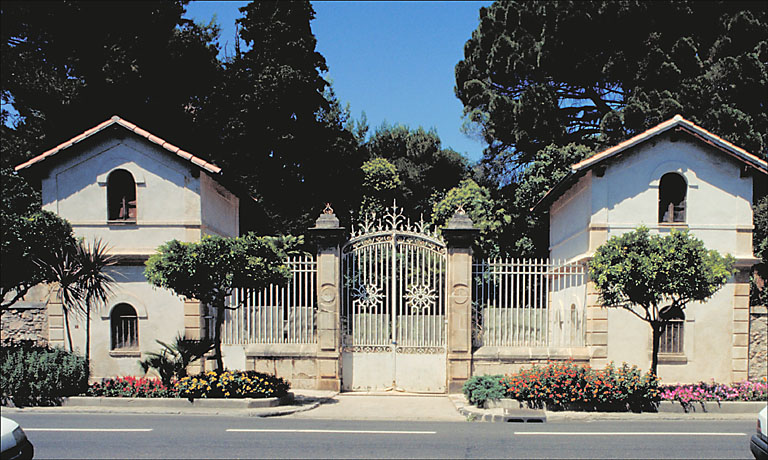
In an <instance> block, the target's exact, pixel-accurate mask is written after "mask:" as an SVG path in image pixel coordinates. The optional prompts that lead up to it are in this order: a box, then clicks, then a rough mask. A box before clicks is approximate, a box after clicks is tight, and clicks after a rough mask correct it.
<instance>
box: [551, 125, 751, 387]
mask: <svg viewBox="0 0 768 460" xmlns="http://www.w3.org/2000/svg"><path fill="white" fill-rule="evenodd" d="M603 166H604V167H605V171H604V172H602V173H601V174H595V173H594V170H592V171H590V172H588V173H587V174H586V175H585V176H584V177H582V178H581V179H580V181H579V183H578V184H576V185H574V186H573V187H572V188H571V190H570V191H569V192H567V193H566V194H564V195H563V196H561V197H560V198H559V199H557V200H556V201H555V203H553V205H552V207H551V212H550V241H551V244H552V246H551V253H550V254H551V257H557V258H566V259H567V258H575V257H579V256H583V255H587V256H588V255H590V254H592V253H593V252H594V250H595V249H596V248H597V247H598V246H599V245H600V244H602V243H603V242H604V241H605V240H606V239H607V238H610V237H612V236H616V235H621V234H623V233H625V232H628V231H631V230H633V229H634V228H636V227H637V226H639V225H641V224H642V225H646V226H647V227H649V228H650V229H651V231H652V232H661V233H668V232H669V231H670V230H671V228H689V229H690V231H691V233H692V234H693V235H694V236H696V237H697V238H699V239H701V240H703V241H704V244H705V246H706V247H707V248H708V249H716V250H718V251H719V252H720V253H722V254H726V253H728V254H732V255H734V256H735V257H737V258H742V259H749V258H751V257H752V247H751V228H752V209H751V201H752V177H751V176H744V177H742V174H741V173H740V164H739V163H738V162H737V161H736V160H734V159H733V158H731V157H729V156H728V155H726V154H723V153H722V152H720V151H717V150H715V149H714V148H713V147H711V146H708V145H706V144H704V143H701V142H697V141H694V140H692V139H691V138H689V137H687V136H685V135H682V136H673V134H671V133H666V134H662V135H660V136H658V137H656V138H654V139H651V140H649V141H647V142H645V143H642V144H640V145H638V146H636V147H633V148H632V149H631V150H628V151H625V152H622V153H621V154H620V155H618V156H617V157H616V158H614V159H612V160H609V161H607V162H605V163H604V164H603ZM668 172H677V173H679V174H681V175H682V176H683V177H684V178H685V180H686V182H687V185H688V188H687V195H686V221H685V224H684V225H660V224H659V223H658V199H659V196H658V194H659V188H658V187H659V180H660V179H661V177H662V176H663V175H664V174H665V173H668ZM585 184H588V186H587V185H585ZM585 192H588V193H589V196H588V197H586V196H585V197H580V195H584V194H585ZM577 197H579V198H578V199H576V198H577ZM585 220H586V223H585ZM581 232H587V233H588V236H587V237H586V238H585V239H584V240H583V241H588V242H589V243H588V244H589V248H588V249H584V244H583V243H580V244H577V241H581V240H577V238H573V237H572V236H570V237H569V235H580V234H581ZM569 238H570V239H569ZM742 287H743V286H742ZM740 289H741V287H740ZM736 291H737V283H736V281H735V279H731V280H730V281H729V283H728V284H727V285H726V286H725V287H723V288H722V289H721V290H720V291H719V292H718V293H717V294H716V295H715V296H714V297H713V298H712V299H711V300H710V301H709V302H707V303H706V304H705V305H696V304H692V305H689V306H688V308H687V309H686V321H685V325H684V328H685V332H684V352H685V353H684V355H685V356H684V359H680V357H677V359H675V360H672V359H669V360H663V359H662V360H660V364H659V368H658V370H659V374H660V376H661V377H662V379H663V380H664V381H666V382H677V381H679V382H693V381H698V380H708V379H710V378H714V379H716V380H718V381H722V382H728V381H731V380H732V379H733V378H735V377H734V376H738V375H741V373H740V372H737V371H736V367H740V366H741V364H737V362H739V363H740V361H741V360H742V358H745V357H743V356H741V355H740V353H742V351H743V349H742V348H739V349H738V350H737V347H741V345H738V346H737V345H736V342H738V341H740V340H741V338H737V337H736V335H738V334H740V333H741V332H740V330H739V331H736V330H735V329H734V327H735V326H734V324H735V323H734V320H735V319H736V318H737V317H739V314H737V313H738V312H736V311H735V309H736V304H737V303H738V302H737V297H738V296H737V294H738V293H737V292H736ZM742 326H743V325H741V324H739V327H740V328H741V327H742ZM601 334H602V332H601ZM601 334H596V335H601ZM593 335H595V334H593ZM593 345H594V344H593ZM601 347H602V343H601V344H600V347H598V348H601ZM593 348H594V347H593ZM606 349H607V360H608V361H611V360H612V361H614V362H616V363H621V362H624V361H626V362H628V363H632V364H637V365H638V366H640V367H641V368H643V369H648V367H649V365H650V361H651V331H650V327H649V326H648V324H647V323H645V322H643V321H641V320H640V319H638V318H636V317H635V316H633V315H632V314H630V313H629V312H626V311H622V310H618V309H610V310H609V311H608V312H607V347H606ZM737 352H738V353H737ZM737 354H738V356H737ZM601 362H602V358H601Z"/></svg>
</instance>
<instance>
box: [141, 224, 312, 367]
mask: <svg viewBox="0 0 768 460" xmlns="http://www.w3.org/2000/svg"><path fill="white" fill-rule="evenodd" d="M301 243H302V239H301V238H296V237H292V236H279V237H272V236H256V235H255V234H253V233H249V234H247V235H245V236H241V237H238V238H224V237H220V236H205V237H203V239H202V240H200V241H198V242H189V243H185V242H181V241H178V240H171V241H168V242H167V243H165V244H163V245H162V246H160V247H159V248H157V252H156V253H155V254H153V255H152V256H151V257H150V258H149V260H147V262H146V268H145V270H144V275H145V276H146V278H147V281H148V282H149V283H150V284H152V285H154V286H157V287H162V288H165V289H170V290H171V291H173V292H174V293H176V294H178V295H180V296H185V297H188V298H190V299H197V300H199V301H201V302H203V303H205V304H207V305H210V306H211V307H213V308H214V309H215V310H216V321H215V330H214V337H213V340H214V344H215V347H214V350H215V354H216V363H217V368H218V369H223V368H224V365H223V361H222V357H221V327H222V324H223V323H224V309H225V308H227V307H225V303H224V301H225V298H226V297H227V296H228V295H229V294H231V292H232V290H233V289H235V288H251V289H261V288H263V287H266V286H268V285H269V284H277V285H284V284H286V283H288V281H289V280H290V279H291V270H290V267H289V266H288V264H287V256H288V255H289V254H293V253H294V251H295V249H296V248H297V247H298V246H299V245H300V244H301ZM238 307H239V305H234V306H231V307H229V308H238Z"/></svg>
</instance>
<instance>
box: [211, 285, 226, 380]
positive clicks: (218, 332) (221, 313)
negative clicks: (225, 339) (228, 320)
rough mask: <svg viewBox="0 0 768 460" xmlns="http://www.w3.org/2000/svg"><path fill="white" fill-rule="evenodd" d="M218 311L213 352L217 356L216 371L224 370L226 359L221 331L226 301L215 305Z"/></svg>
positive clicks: (222, 300)
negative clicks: (223, 355)
mask: <svg viewBox="0 0 768 460" xmlns="http://www.w3.org/2000/svg"><path fill="white" fill-rule="evenodd" d="M214 308H215V309H216V326H215V328H216V330H215V331H213V346H214V348H213V350H214V355H215V356H216V369H217V370H218V371H223V370H224V359H223V358H222V356H221V329H222V327H221V326H222V325H223V324H224V299H221V301H220V302H219V301H217V302H216V304H215V305H214Z"/></svg>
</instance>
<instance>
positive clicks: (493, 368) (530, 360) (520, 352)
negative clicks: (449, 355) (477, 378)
mask: <svg viewBox="0 0 768 460" xmlns="http://www.w3.org/2000/svg"><path fill="white" fill-rule="evenodd" d="M589 359H590V358H589V350H588V349H587V348H586V347H574V348H507V347H481V348H478V349H477V350H475V351H474V353H473V354H472V375H494V374H503V375H505V374H512V373H515V372H519V371H520V369H522V368H529V367H531V366H532V365H534V364H546V363H548V362H549V361H566V360H572V361H573V362H574V363H576V364H582V365H586V364H589Z"/></svg>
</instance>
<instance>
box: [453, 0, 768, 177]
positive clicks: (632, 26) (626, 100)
mask: <svg viewBox="0 0 768 460" xmlns="http://www.w3.org/2000/svg"><path fill="white" fill-rule="evenodd" d="M766 53H768V17H767V16H766V7H765V5H764V4H763V3H760V2H753V3H750V2H730V1H716V2H694V1H661V2H641V1H627V0H625V1H617V2H592V1H589V2H586V1H585V2H571V1H564V2H549V1H525V2H523V1H497V2H495V3H494V4H493V5H491V6H490V7H488V8H481V9H480V23H479V26H478V28H477V30H475V31H474V32H473V34H472V38H470V39H469V40H468V41H467V43H466V45H465V48H464V59H463V60H462V61H460V62H459V63H458V64H457V65H456V95H457V96H458V97H459V99H461V101H462V103H463V104H464V112H465V116H466V118H467V120H468V121H469V122H470V123H474V124H475V125H476V126H477V127H479V128H480V131H481V132H482V135H483V136H484V138H485V141H486V142H487V143H488V149H487V150H486V152H485V159H484V161H485V162H486V163H487V164H488V165H489V167H490V169H491V171H492V172H493V174H494V175H495V176H497V177H507V178H508V177H509V173H510V172H513V171H515V170H516V168H517V167H518V166H519V165H525V164H528V163H530V162H531V161H533V160H534V159H536V156H537V152H539V151H540V150H541V149H542V148H544V147H545V146H547V145H550V144H555V145H558V146H563V145H566V144H569V143H572V142H573V143H577V144H583V145H587V146H588V147H590V148H600V147H602V146H606V145H612V144H615V143H617V142H618V141H620V140H623V139H626V138H627V137H629V136H631V135H634V134H636V133H639V132H641V131H643V130H645V129H648V128H649V127H651V126H654V125H656V124H658V123H659V122H661V121H663V120H665V119H668V118H671V117H672V116H673V115H675V114H676V113H680V114H682V115H683V116H685V117H686V118H687V119H689V120H691V121H693V122H695V123H697V124H699V125H701V126H703V127H705V128H706V129H709V130H710V131H712V132H715V133H717V134H718V135H720V136H722V137H724V138H726V139H728V140H730V141H731V142H734V143H735V144H737V145H740V146H742V147H744V148H746V149H747V150H749V151H751V152H753V153H755V154H758V155H760V156H763V157H765V154H766V148H767V147H768V115H766V110H765V101H766V99H765V97H764V96H765V94H767V93H768V86H767V85H768V78H766V76H767V75H768V71H767V70H766V65H767V63H768V57H766V56H768V54H766Z"/></svg>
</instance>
